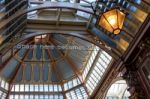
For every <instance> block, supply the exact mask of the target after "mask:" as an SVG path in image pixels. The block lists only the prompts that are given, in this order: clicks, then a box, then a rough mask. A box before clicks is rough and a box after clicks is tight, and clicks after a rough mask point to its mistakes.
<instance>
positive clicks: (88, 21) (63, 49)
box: [0, 0, 150, 99]
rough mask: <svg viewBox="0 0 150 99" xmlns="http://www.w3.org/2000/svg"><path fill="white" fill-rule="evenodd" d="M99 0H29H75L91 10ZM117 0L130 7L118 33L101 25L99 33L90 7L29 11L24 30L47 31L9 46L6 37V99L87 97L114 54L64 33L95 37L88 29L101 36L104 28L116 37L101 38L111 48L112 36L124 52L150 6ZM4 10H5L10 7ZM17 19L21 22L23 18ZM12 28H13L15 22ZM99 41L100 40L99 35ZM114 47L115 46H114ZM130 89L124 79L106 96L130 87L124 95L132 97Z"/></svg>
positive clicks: (0, 79)
mask: <svg viewBox="0 0 150 99" xmlns="http://www.w3.org/2000/svg"><path fill="white" fill-rule="evenodd" d="M94 1H96V0H29V1H28V4H29V5H28V9H30V8H34V7H38V6H40V5H42V4H44V3H47V2H70V3H78V4H79V5H80V6H82V7H85V8H86V9H88V10H91V4H90V3H92V2H94ZM101 1H102V4H99V5H98V7H99V10H100V11H101V12H105V11H107V10H108V9H110V8H112V7H113V6H115V5H114V4H113V3H111V2H110V0H108V2H107V3H105V4H104V2H105V1H106V0H101ZM116 1H117V3H118V4H121V5H122V8H121V9H126V10H125V11H127V12H128V14H127V16H126V19H125V22H124V26H123V31H121V34H120V35H119V36H115V37H114V38H113V36H112V35H111V34H110V33H108V31H105V30H104V29H102V28H101V27H100V28H98V29H99V31H98V34H97V31H96V32H95V31H94V30H96V29H95V25H94V24H95V23H96V18H95V17H94V16H93V15H91V14H89V13H86V12H82V11H79V10H71V9H57V8H55V9H40V10H39V9H38V10H34V11H32V12H29V13H27V20H26V21H23V22H24V23H26V26H25V27H24V31H23V33H22V34H21V35H23V36H28V35H31V34H32V33H37V34H38V33H43V34H40V35H36V36H32V37H30V38H28V39H25V40H24V41H22V42H19V43H18V44H17V45H14V46H13V47H12V48H11V49H8V48H9V43H7V42H6V43H7V44H6V45H5V46H2V47H0V50H1V49H2V51H3V50H4V52H5V49H6V50H8V51H6V53H5V54H4V55H3V56H2V63H4V68H3V69H2V70H1V72H0V96H1V97H2V99H5V97H6V95H7V93H9V92H10V96H9V98H10V99H88V98H89V96H90V95H92V93H93V92H94V91H95V90H96V88H97V87H98V86H99V85H100V84H101V81H102V79H103V78H104V75H106V74H107V70H108V69H109V67H110V66H111V64H112V63H113V62H114V59H113V58H112V56H111V55H109V54H108V53H107V52H105V51H104V50H102V49H101V48H99V47H98V46H96V45H94V44H92V43H90V42H87V41H85V40H83V39H81V38H77V37H75V36H68V35H62V34H63V33H64V34H65V33H66V32H67V33H68V34H69V33H70V34H73V33H74V34H75V33H76V34H79V33H80V34H82V35H84V36H85V37H86V36H87V37H89V38H90V36H89V34H88V35H87V34H85V31H86V32H87V28H88V32H93V33H95V34H94V35H96V37H101V35H100V33H101V32H103V33H105V34H107V35H108V36H110V37H111V38H110V39H107V40H106V38H105V39H103V38H100V39H101V40H102V41H104V42H105V41H106V47H107V41H108V43H109V40H111V41H112V42H113V43H115V44H117V46H116V48H114V49H115V51H114V49H113V51H114V52H115V53H117V54H118V55H122V54H123V52H125V51H126V49H127V48H128V46H129V44H130V42H132V40H133V38H134V36H135V35H136V33H137V31H138V30H139V29H140V27H141V25H142V24H143V23H144V21H145V20H146V18H147V15H148V12H150V11H149V10H146V8H140V7H138V6H139V5H140V4H141V2H142V1H141V0H133V3H135V4H132V3H130V2H129V1H128V0H116ZM4 2H5V0H3V1H0V4H3V3H4ZM142 4H143V3H142ZM143 5H144V4H143ZM128 10H129V11H128ZM1 12H5V7H4V8H3V9H2V11H1ZM1 12H0V13H1ZM141 15H143V16H141ZM25 17H26V16H25ZM2 19H3V16H2ZM18 19H19V20H21V19H20V18H18ZM23 22H22V23H23ZM12 23H13V22H12ZM13 24H15V25H16V24H17V25H18V23H13ZM63 26H64V27H63ZM10 28H11V29H12V28H14V27H13V26H10ZM67 29H68V30H67ZM58 32H60V33H58ZM61 33H62V34H61ZM2 34H4V36H7V34H8V33H7V31H4V32H3V33H2ZM99 35H100V36H99ZM17 37H20V36H18V35H16V36H15V40H16V41H17V40H18V39H16V38H17ZM6 38H7V37H6ZM112 38H113V40H112ZM7 39H9V38H7ZM94 40H95V41H94V42H97V41H96V39H94ZM98 43H101V42H100V41H99V42H98ZM111 44H112V43H111ZM108 45H109V44H108ZM10 47H11V46H10ZM110 50H112V49H111V48H110ZM122 84H123V86H122ZM126 88H127V85H126V83H125V82H124V81H118V82H116V83H115V84H113V85H112V86H111V87H110V89H109V91H108V93H107V97H108V98H109V97H110V96H118V95H120V93H121V94H122V90H124V92H125V93H124V96H125V97H127V96H129V93H128V92H127V91H126ZM107 97H106V98H107Z"/></svg>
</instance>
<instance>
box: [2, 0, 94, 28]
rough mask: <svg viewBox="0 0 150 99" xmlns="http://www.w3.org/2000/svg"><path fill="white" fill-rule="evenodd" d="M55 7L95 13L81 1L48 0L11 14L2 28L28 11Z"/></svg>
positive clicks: (3, 22) (4, 21)
mask: <svg viewBox="0 0 150 99" xmlns="http://www.w3.org/2000/svg"><path fill="white" fill-rule="evenodd" d="M53 8H63V9H73V10H79V11H83V12H86V13H89V14H93V11H92V9H91V10H90V9H88V8H85V7H82V6H80V4H79V3H68V2H47V3H45V4H41V5H39V6H36V7H31V8H28V9H23V10H20V11H19V12H17V13H16V14H15V15H13V16H11V17H10V18H8V19H6V20H3V21H1V24H0V28H2V27H4V26H5V25H6V24H7V23H8V22H10V21H12V20H14V19H15V18H18V17H20V16H22V15H24V14H27V13H28V12H31V11H35V10H40V9H53Z"/></svg>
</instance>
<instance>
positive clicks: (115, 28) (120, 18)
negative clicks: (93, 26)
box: [97, 9, 125, 35]
mask: <svg viewBox="0 0 150 99" xmlns="http://www.w3.org/2000/svg"><path fill="white" fill-rule="evenodd" d="M124 19H125V14H124V13H123V12H121V11H120V10H119V9H113V10H110V11H107V12H104V13H103V14H102V15H101V16H100V18H99V20H98V23H97V24H98V25H99V26H101V27H103V28H104V29H106V30H107V31H109V32H111V33H113V34H115V35H117V34H119V33H120V31H121V29H122V27H123V22H124Z"/></svg>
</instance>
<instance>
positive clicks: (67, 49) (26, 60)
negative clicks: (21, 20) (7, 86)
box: [1, 34, 92, 83]
mask: <svg viewBox="0 0 150 99" xmlns="http://www.w3.org/2000/svg"><path fill="white" fill-rule="evenodd" d="M88 46H92V44H90V43H88V42H86V41H83V40H81V39H78V38H75V37H68V36H64V35H60V34H53V35H45V36H43V35H40V36H36V37H33V38H30V39H28V40H26V41H23V42H21V43H19V44H17V45H16V46H14V47H13V51H14V53H15V54H14V55H13V56H12V57H11V59H10V60H9V61H8V62H7V64H6V66H5V68H4V69H3V70H2V71H1V76H2V77H4V78H5V79H6V80H7V81H10V80H11V79H13V75H15V73H16V69H17V68H19V70H18V73H17V75H16V77H15V80H14V82H16V83H21V82H35V83H38V82H51V83H61V82H65V81H68V80H70V79H73V78H76V77H78V76H79V75H81V73H82V71H83V68H84V67H85V63H86V59H87V57H88V56H89V53H90V50H89V49H88ZM10 51H11V50H10ZM10 51H8V52H7V54H8V55H7V54H6V55H5V56H9V54H10Z"/></svg>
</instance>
